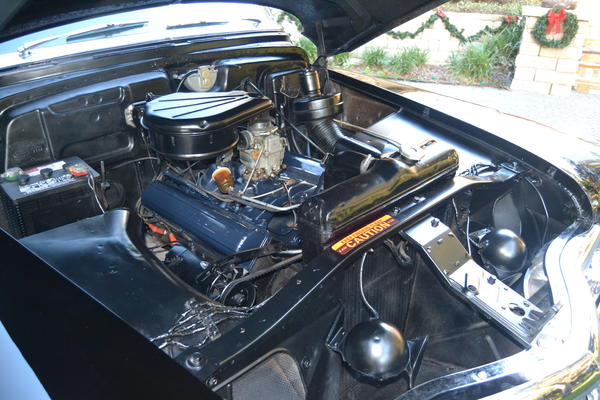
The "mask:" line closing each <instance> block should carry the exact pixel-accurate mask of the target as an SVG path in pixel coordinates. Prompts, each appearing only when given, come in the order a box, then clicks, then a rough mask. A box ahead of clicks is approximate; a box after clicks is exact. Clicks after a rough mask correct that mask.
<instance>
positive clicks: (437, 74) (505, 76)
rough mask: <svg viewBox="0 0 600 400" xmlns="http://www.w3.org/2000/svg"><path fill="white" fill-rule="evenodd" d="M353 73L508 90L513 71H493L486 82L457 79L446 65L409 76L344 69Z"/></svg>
mask: <svg viewBox="0 0 600 400" xmlns="http://www.w3.org/2000/svg"><path fill="white" fill-rule="evenodd" d="M344 69H347V70H350V71H352V72H358V73H363V74H367V75H372V76H377V77H379V78H387V79H394V80H397V79H401V80H406V81H414V82H431V83H445V84H450V85H470V86H490V87H496V88H508V87H509V86H510V82H511V80H512V76H513V71H512V70H511V69H510V68H502V69H500V68H499V69H496V70H494V71H492V74H491V77H490V79H489V80H486V81H474V80H472V79H466V78H463V77H457V76H456V75H454V74H453V73H452V71H450V69H449V68H448V67H446V66H444V65H425V66H423V67H420V68H417V69H416V70H414V71H412V72H410V73H409V74H407V75H401V74H398V73H396V72H394V71H390V70H388V69H385V68H374V67H369V68H367V67H365V66H363V65H360V64H359V65H352V66H349V67H344Z"/></svg>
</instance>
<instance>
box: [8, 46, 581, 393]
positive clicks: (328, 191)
mask: <svg viewBox="0 0 600 400" xmlns="http://www.w3.org/2000/svg"><path fill="white" fill-rule="evenodd" d="M282 57H283V56H282ZM286 57H288V58H287V59H284V60H283V61H282V60H279V59H276V58H274V59H271V60H270V61H265V60H263V59H261V58H259V59H253V58H252V57H248V58H244V57H241V56H238V57H237V58H232V59H226V58H224V59H223V60H216V61H214V60H213V61H212V63H211V64H201V63H200V64H199V65H193V66H190V65H189V64H185V65H183V64H181V63H179V64H175V65H166V66H165V67H164V69H161V70H159V71H144V72H140V73H139V74H138V75H136V76H135V77H133V76H131V77H127V78H122V79H121V78H119V79H121V80H119V79H117V78H114V79H113V80H110V79H108V78H106V79H105V80H104V81H102V82H100V83H89V82H92V80H90V81H89V82H88V83H85V82H84V83H78V85H79V86H78V87H76V88H73V89H68V86H65V87H66V88H67V89H64V90H65V91H64V92H60V93H56V94H53V95H50V94H47V93H44V94H43V96H45V97H43V96H42V97H43V98H47V100H45V101H46V103H44V102H42V101H41V100H40V102H39V103H31V105H29V104H28V103H27V102H24V103H23V104H20V103H17V102H15V104H17V106H15V107H14V108H12V109H10V110H9V111H10V112H7V113H5V114H4V117H3V118H9V119H10V121H9V122H7V123H6V126H7V128H6V129H7V132H8V133H7V138H8V139H7V144H6V146H7V149H8V150H7V152H6V154H11V156H10V157H8V158H7V159H5V160H4V163H5V169H4V173H3V174H2V182H1V183H0V185H1V187H2V191H1V192H2V204H3V213H2V215H0V217H2V218H0V223H2V226H3V227H4V228H5V229H7V230H9V231H10V232H11V233H12V235H13V236H15V237H18V238H19V240H20V242H21V243H22V244H24V245H25V246H26V247H27V248H29V249H30V250H32V251H33V252H34V253H35V254H37V255H38V256H39V257H41V258H43V259H44V260H45V261H46V262H48V263H49V264H50V265H51V266H52V267H53V268H56V269H57V270H58V271H60V272H61V274H64V275H65V276H67V277H68V278H69V279H71V280H72V281H73V282H75V283H76V284H77V285H79V286H80V287H82V288H83V289H84V290H85V291H87V292H88V293H89V294H90V295H91V296H92V297H94V298H95V299H98V301H100V302H101V303H102V304H103V305H104V306H106V307H107V308H108V309H109V310H111V311H112V312H114V313H115V314H116V315H117V316H118V317H119V318H121V319H123V320H124V321H126V322H127V323H128V324H130V325H131V326H132V327H134V328H135V329H136V330H137V331H138V332H140V333H141V334H142V335H143V336H144V337H146V338H147V339H148V340H150V341H151V342H152V343H153V344H155V345H156V346H157V347H158V348H159V349H161V351H163V352H164V353H166V354H167V355H169V356H170V357H171V358H173V359H174V360H176V361H177V362H178V363H179V364H180V365H181V366H182V367H183V368H185V369H186V370H188V371H189V372H190V373H192V374H193V375H194V376H195V377H197V378H198V379H199V380H201V381H202V382H204V383H205V384H206V385H208V386H209V387H210V388H211V389H212V390H214V391H215V392H217V393H218V394H219V395H220V396H222V397H225V398H230V399H235V400H239V399H246V398H281V399H284V398H285V399H303V398H348V399H354V398H393V397H395V396H396V395H399V394H401V393H407V392H408V391H409V390H410V389H411V388H413V387H415V386H416V385H418V384H420V383H423V382H427V381H429V380H431V379H435V378H437V377H441V376H444V375H447V374H450V373H453V372H457V371H464V370H467V369H469V368H472V367H475V366H478V365H483V364H485V363H488V362H492V361H494V360H498V359H501V358H503V357H506V356H508V355H511V354H515V353H517V352H518V351H520V350H521V349H523V348H527V347H528V346H529V345H530V344H531V342H532V340H533V338H534V337H535V335H536V334H537V333H538V332H539V331H540V329H541V328H542V327H543V326H544V324H545V322H546V321H547V320H548V318H549V317H550V316H551V315H552V314H553V312H554V311H553V310H552V308H551V306H550V302H549V298H550V293H549V290H548V287H547V279H546V277H545V272H544V267H543V257H544V254H545V251H546V249H547V246H548V243H549V241H550V240H551V239H552V238H553V237H556V236H557V235H558V233H559V232H561V231H562V230H563V229H565V228H566V227H567V226H568V225H569V224H570V223H571V222H572V221H573V220H574V219H575V218H576V217H577V216H578V215H580V214H581V213H582V212H583V211H582V208H581V206H580V204H579V201H578V199H577V194H576V193H574V190H573V189H572V187H570V186H569V184H568V183H562V182H563V180H561V179H563V178H561V176H560V174H558V175H556V171H554V172H553V171H552V170H549V169H545V170H544V169H543V168H541V167H539V166H538V167H535V168H534V167H533V166H532V165H530V164H527V163H525V162H523V161H522V159H520V158H519V156H518V155H511V154H509V153H508V152H501V151H499V150H497V149H493V148H491V147H490V146H489V145H488V144H486V143H485V140H484V139H483V136H482V138H481V139H477V140H476V139H472V138H467V136H466V135H462V136H461V134H460V132H459V130H458V128H454V127H452V125H451V124H449V123H447V124H445V125H444V124H443V123H441V122H439V121H438V122H436V121H435V120H434V119H432V118H430V113H431V112H432V111H431V110H430V109H429V108H422V109H419V110H420V111H418V112H417V111H414V110H416V109H417V108H415V106H414V105H412V104H411V103H410V102H409V101H408V100H405V102H404V103H394V102H393V101H392V100H390V98H389V97H388V96H389V93H388V92H386V91H385V90H383V89H381V91H380V92H377V93H376V94H368V93H367V92H365V91H364V90H362V89H361V85H360V84H359V83H357V82H356V81H352V80H350V79H348V78H344V77H343V76H342V75H341V74H336V73H333V72H331V71H328V70H327V69H325V68H322V67H319V66H318V65H313V66H309V65H307V64H306V62H304V61H303V60H299V59H294V58H293V57H292V56H290V55H286ZM206 75H210V78H211V79H207V81H206V82H204V80H203V78H202V77H205V76H206ZM86 82H87V81H86ZM86 85H87V86H86ZM94 85H95V86H94ZM61 90H62V89H61ZM48 93H49V92H48ZM52 96H54V97H52ZM36 107H37V108H36ZM44 107H45V108H44ZM32 110H34V111H33V112H34V113H35V115H37V116H36V117H35V118H34V117H32ZM36 118H37V119H36ZM38 119H42V120H44V121H45V122H44V124H43V125H42V126H41V127H39V128H38V127H37V125H35V124H36V123H37V122H36V121H37V120H38ZM90 121H92V122H90ZM93 121H98V124H96V125H94V124H95V123H94V122H93ZM88 124H89V125H93V127H94V128H93V129H92V128H89V129H90V130H91V131H93V132H90V133H89V135H88V136H89V138H88V139H85V140H84V139H82V138H78V139H77V141H76V140H75V139H72V140H71V141H68V140H66V139H64V135H62V133H61V136H60V140H59V139H56V138H54V136H53V135H57V134H56V133H53V132H55V131H52V129H56V131H60V132H65V131H66V132H76V131H78V130H80V131H81V135H83V136H85V135H87V133H86V132H87V131H86V129H88V128H86V126H87V125H88ZM102 124H104V125H106V126H108V128H106V130H107V131H109V133H106V134H105V135H104V136H102V134H101V132H103V131H102V129H103V128H102ZM23 126H24V127H26V129H25V128H23ZM55 127H56V128H55ZM44 129H45V130H49V131H50V133H44V135H46V136H43V135H42V134H40V137H42V139H40V138H38V137H37V136H35V132H38V131H41V132H45V131H44ZM94 129H95V130H94ZM21 131H24V132H28V135H29V136H27V135H20V136H19V135H18V134H17V133H15V132H21ZM32 132H33V133H32ZM115 135H116V136H115ZM119 135H120V136H119ZM43 137H49V138H51V139H52V140H53V142H52V146H50V145H48V146H46V145H45V144H44V143H45V142H43V140H46V139H43ZM56 137H59V136H56ZM86 137H87V136H86ZM124 138H126V139H124ZM48 140H50V139H48ZM61 140H62V141H61ZM86 140H87V141H86ZM82 143H83V144H82ZM110 146H114V148H111V147H110ZM32 149H34V150H35V151H33V150H32ZM47 149H52V151H53V152H54V153H51V152H50V150H47ZM46 151H47V152H48V154H47V155H46ZM23 154H29V155H28V156H23ZM542 171H545V172H542ZM548 171H550V172H552V173H553V174H555V176H554V178H552V179H551V178H549V175H548V174H549V172H548ZM564 182H566V180H565V181H564ZM550 198H552V199H553V200H552V201H548V199H550ZM57 238H58V239H57ZM72 243H77V246H73V245H72ZM81 260H84V262H82V261H81ZM83 264H84V265H83ZM269 396H270V397H269ZM278 396H279V397H278Z"/></svg>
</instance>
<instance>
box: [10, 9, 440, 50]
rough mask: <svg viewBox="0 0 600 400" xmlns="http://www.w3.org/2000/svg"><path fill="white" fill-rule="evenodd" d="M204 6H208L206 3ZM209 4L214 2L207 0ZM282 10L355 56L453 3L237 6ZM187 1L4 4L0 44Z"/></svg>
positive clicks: (313, 35) (327, 46)
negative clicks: (375, 40) (364, 46)
mask: <svg viewBox="0 0 600 400" xmlns="http://www.w3.org/2000/svg"><path fill="white" fill-rule="evenodd" d="M200 1H202V0H200ZM203 1H206V2H209V1H213V0H203ZM236 1H237V2H240V3H255V4H259V5H264V6H269V7H275V8H279V9H282V10H285V11H288V12H290V13H291V14H293V15H295V16H297V17H298V18H299V19H300V21H301V22H302V24H303V26H304V34H305V35H306V36H307V37H309V38H310V39H312V40H313V41H314V42H315V43H319V40H318V39H319V36H320V34H319V32H320V31H321V30H322V39H323V44H324V48H323V49H322V51H321V54H323V53H324V54H326V55H332V54H337V53H342V52H345V51H350V50H353V49H355V48H357V47H358V46H360V45H362V44H364V43H366V42H368V41H369V40H371V39H373V38H375V37H377V36H379V35H381V34H382V33H384V32H386V31H388V30H390V29H392V28H394V27H396V26H397V25H399V24H401V23H403V22H405V21H408V20H410V19H412V18H414V17H416V16H418V15H420V14H422V13H424V12H425V11H428V10H430V9H432V8H434V7H436V6H438V5H439V4H442V3H444V2H445V1H447V0H254V1H253V0H236ZM188 2H194V1H186V0H184V1H181V0H179V1H178V0H129V1H128V0H76V1H73V0H0V4H1V5H2V10H3V12H2V14H1V15H0V41H4V40H7V39H12V38H14V37H17V36H20V35H23V34H26V33H30V32H34V31H37V30H40V29H45V28H49V27H52V26H57V25H61V24H64V23H68V22H75V21H78V20H81V19H85V18H91V17H96V16H101V15H106V14H111V13H114V12H119V11H128V10H134V9H139V8H144V7H150V6H159V5H166V4H171V3H188Z"/></svg>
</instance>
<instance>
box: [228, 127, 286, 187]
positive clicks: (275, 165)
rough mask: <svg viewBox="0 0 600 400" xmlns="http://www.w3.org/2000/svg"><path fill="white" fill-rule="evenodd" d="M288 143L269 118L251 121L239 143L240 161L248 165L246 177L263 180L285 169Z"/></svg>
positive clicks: (245, 171) (242, 133)
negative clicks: (285, 154) (284, 157)
mask: <svg viewBox="0 0 600 400" xmlns="http://www.w3.org/2000/svg"><path fill="white" fill-rule="evenodd" d="M286 145H287V141H286V139H285V138H282V137H281V136H279V133H278V128H277V127H276V126H275V125H273V124H272V123H271V122H270V121H269V120H257V121H254V122H251V123H249V124H248V128H247V129H246V130H243V131H242V132H241V140H240V143H239V145H238V150H239V152H240V161H241V163H242V164H244V166H246V169H245V170H244V178H245V179H252V180H261V179H265V178H267V177H269V176H274V175H276V174H278V173H279V172H280V171H281V170H282V169H283V164H282V163H283V156H284V153H285V147H286Z"/></svg>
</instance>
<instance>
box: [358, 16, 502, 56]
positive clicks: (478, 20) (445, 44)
mask: <svg viewBox="0 0 600 400" xmlns="http://www.w3.org/2000/svg"><path fill="white" fill-rule="evenodd" d="M432 13H435V11H433V12H429V13H425V14H423V15H421V16H419V17H417V18H415V19H413V20H410V21H408V22H406V23H404V24H402V25H400V26H398V27H397V28H396V29H394V31H397V32H403V31H409V32H414V31H416V30H417V28H419V27H420V26H421V24H423V22H425V21H426V20H427V19H428V18H429V17H430V15H431V14H432ZM446 15H447V16H448V18H449V19H450V22H451V23H452V24H454V25H456V27H457V28H458V29H459V30H460V29H464V32H463V34H464V35H465V36H470V35H473V34H475V33H477V32H479V31H480V30H481V29H483V28H484V27H485V26H488V25H489V26H490V27H492V28H495V27H497V26H499V25H500V23H501V20H502V18H504V17H503V16H502V15H496V14H476V13H470V14H465V13H455V12H446ZM412 46H416V47H419V48H420V49H423V50H428V51H429V58H428V60H427V63H428V64H435V65H439V64H445V63H446V61H447V60H448V57H449V56H450V54H451V53H452V52H453V51H456V50H458V48H459V46H460V42H459V41H458V39H456V38H455V37H452V36H450V32H448V31H447V30H446V28H445V27H444V24H443V22H442V21H440V20H439V19H438V20H436V21H435V23H434V24H433V26H432V27H431V28H429V29H425V30H424V31H423V32H422V33H421V34H420V35H419V36H417V37H416V38H414V39H403V40H399V39H394V38H393V37H391V36H389V35H386V34H384V35H381V36H379V37H377V38H375V39H373V40H372V41H370V42H369V43H367V44H366V45H364V46H362V47H360V48H359V49H358V50H357V51H356V52H355V53H356V54H360V53H361V52H362V51H363V50H364V49H365V48H366V47H383V48H385V49H386V50H387V51H388V53H389V54H390V55H392V54H394V53H396V52H399V51H400V50H402V48H405V47H412Z"/></svg>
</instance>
